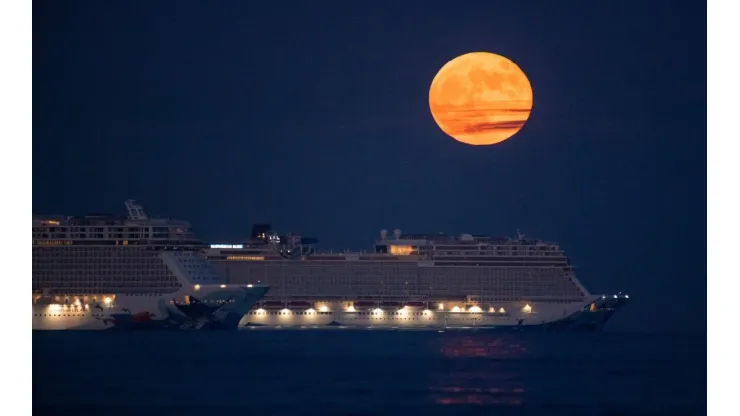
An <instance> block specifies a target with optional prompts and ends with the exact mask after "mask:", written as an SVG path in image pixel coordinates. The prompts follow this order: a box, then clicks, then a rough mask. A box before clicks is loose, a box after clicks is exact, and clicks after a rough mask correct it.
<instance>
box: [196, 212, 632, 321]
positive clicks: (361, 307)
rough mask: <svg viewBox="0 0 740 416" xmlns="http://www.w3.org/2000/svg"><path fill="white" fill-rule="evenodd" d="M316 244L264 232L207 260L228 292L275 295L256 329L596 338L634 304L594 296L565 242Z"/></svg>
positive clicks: (452, 238)
mask: <svg viewBox="0 0 740 416" xmlns="http://www.w3.org/2000/svg"><path fill="white" fill-rule="evenodd" d="M316 243H317V240H316V239H314V238H305V237H301V236H298V235H290V234H288V235H278V234H277V233H275V232H273V231H272V229H271V226H270V225H269V224H255V225H253V227H252V231H251V235H250V238H249V239H248V240H247V241H245V242H243V243H241V244H212V245H211V246H210V248H209V249H208V250H207V251H206V257H207V259H208V260H209V261H211V262H213V264H214V265H215V266H216V268H217V269H218V270H219V271H220V272H221V273H222V274H223V276H224V277H225V279H226V281H227V282H228V283H229V284H241V285H243V284H263V285H268V286H270V288H271V289H270V292H269V293H268V294H267V295H266V296H265V297H264V298H263V299H261V300H260V301H259V302H258V304H257V305H256V306H255V308H254V309H253V310H251V311H249V313H248V314H247V316H246V318H245V321H246V322H242V324H245V325H247V326H249V327H252V328H260V327H264V328H273V327H281V328H286V327H304V328H313V327H326V326H336V327H364V328H427V329H439V330H444V329H455V328H489V329H499V330H517V331H521V330H540V331H541V330H575V331H597V330H601V329H603V327H604V325H605V324H606V322H607V320H609V318H610V317H611V316H612V315H613V314H614V313H615V312H616V311H617V310H618V309H619V308H621V307H622V306H624V305H625V304H627V303H628V302H629V295H627V294H623V293H611V294H596V295H595V294H591V293H589V292H588V290H586V288H585V287H584V286H583V285H582V284H581V283H580V282H579V280H578V279H577V278H576V275H575V271H574V267H573V266H572V265H571V263H570V260H569V259H568V257H567V256H566V254H565V252H564V251H563V250H562V249H561V248H560V246H559V245H558V244H556V243H552V242H546V241H541V240H535V239H529V238H525V237H524V236H523V235H518V236H517V237H516V238H492V237H489V236H484V235H472V234H463V235H446V234H404V233H402V232H401V231H400V230H395V231H394V232H393V233H392V235H389V234H388V232H387V231H386V230H382V231H381V232H380V235H379V238H378V239H376V241H375V244H374V247H373V248H372V249H371V250H368V251H366V252H342V253H334V252H320V251H317V250H316Z"/></svg>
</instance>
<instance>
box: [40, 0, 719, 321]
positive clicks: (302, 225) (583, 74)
mask: <svg viewBox="0 0 740 416" xmlns="http://www.w3.org/2000/svg"><path fill="white" fill-rule="evenodd" d="M270 3H271V4H269V5H268V4H267V2H251V1H250V2H246V1H219V2H203V1H198V2H194V1H178V2H171V1H169V2H168V1H158V2H149V1H137V2H123V1H118V2H107V1H106V2H93V1H78V2H71V1H56V0H55V1H34V10H33V13H34V14H33V19H34V21H33V84H34V85H33V87H34V88H33V129H34V130H33V132H34V143H33V150H34V152H33V185H34V186H33V210H34V213H37V214H41V213H44V214H57V213H58V214H66V215H76V214H84V213H88V212H109V213H120V214H123V213H125V207H124V206H123V201H124V200H125V199H128V198H134V199H137V200H139V201H140V202H141V203H142V204H143V205H144V207H145V208H146V209H147V211H148V212H149V213H150V214H156V215H163V216H172V217H176V218H180V219H186V220H189V221H191V223H192V225H193V227H194V228H195V230H196V231H197V233H198V234H199V235H200V236H202V237H203V238H204V239H205V240H207V241H237V240H240V239H241V238H243V237H244V236H246V235H247V234H248V232H249V228H250V224H251V223H252V222H258V221H271V222H272V224H273V226H274V228H276V229H277V230H278V231H280V232H291V231H292V232H296V233H300V234H302V235H306V236H313V237H316V238H318V239H319V240H320V241H321V247H322V248H327V249H328V248H332V249H346V248H351V249H367V248H371V246H372V243H373V241H374V239H375V238H376V236H377V235H378V232H379V230H380V229H382V228H386V229H389V230H393V229H395V228H400V229H401V230H403V231H405V232H431V233H434V232H440V231H444V232H449V233H484V234H492V235H496V236H503V235H508V236H514V235H516V230H517V229H520V230H521V231H522V232H523V233H525V234H526V235H527V236H529V237H534V238H542V239H546V240H554V241H557V242H559V243H560V244H561V245H562V247H563V248H564V249H565V250H566V251H567V252H568V254H569V255H570V256H571V258H572V261H573V263H574V264H575V266H576V267H577V272H578V276H579V278H580V279H581V281H582V282H583V283H584V285H585V286H586V287H587V288H588V289H589V290H590V291H591V292H592V293H601V292H607V293H608V292H616V291H623V292H627V293H629V294H630V295H631V297H632V299H633V303H632V305H630V306H629V307H627V308H625V309H623V310H621V311H620V312H619V313H617V314H616V315H615V317H614V318H613V321H611V322H610V324H609V328H612V329H620V330H639V331H650V330H697V331H702V330H703V329H704V328H705V325H706V5H705V4H703V3H701V2H678V1H640V2H636V1H635V2H632V1H620V2H594V1H573V0H571V1H567V2H555V1H541V2H519V1H516V2H514V1H507V2H504V1H477V2H475V1H471V2H450V1H389V2H383V1H378V0H374V1H367V2H362V1H352V2H346V1H342V2H340V1H310V2H309V1H306V2H303V3H297V2H293V1H290V2H279V1H274V2H270ZM683 3H687V5H684V4H683ZM689 3H690V5H689ZM472 51H488V52H494V53H497V54H500V55H503V56H506V57H508V58H510V59H512V60H513V61H514V62H516V63H517V64H518V65H519V66H520V67H521V68H522V69H523V70H524V72H525V73H526V74H527V76H528V77H529V80H530V82H531V83H532V86H533V90H534V107H533V111H532V115H531V117H530V119H529V121H528V122H527V124H526V125H525V126H524V128H523V129H522V131H520V132H519V133H518V134H517V135H515V136H514V137H513V138H512V139H510V140H508V141H505V142H503V143H502V144H500V145H495V146H489V147H477V146H467V145H464V144H461V143H458V142H456V141H454V140H452V139H451V138H449V137H447V136H446V135H445V134H444V133H442V131H441V130H440V129H439V128H438V127H437V126H436V125H435V123H434V121H433V119H432V117H431V114H430V112H429V105H428V91H429V85H430V83H431V80H432V78H433V77H434V75H435V74H436V72H437V70H438V69H439V68H440V67H441V66H442V65H444V64H445V63H446V62H447V61H449V60H450V59H452V58H454V57H455V56H458V55H460V54H463V53H467V52H472Z"/></svg>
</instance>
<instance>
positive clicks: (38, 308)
mask: <svg viewBox="0 0 740 416" xmlns="http://www.w3.org/2000/svg"><path fill="white" fill-rule="evenodd" d="M126 208H127V209H128V216H127V217H120V216H113V215H105V214H91V215H85V216H75V217H61V216H48V215H47V216H37V215H34V217H33V256H32V262H33V278H32V279H33V329H34V330H50V329H51V330H53V329H237V328H238V327H239V321H240V320H242V318H244V317H245V314H246V313H247V312H248V311H249V310H250V309H252V307H253V306H254V305H255V304H256V302H257V301H258V300H260V299H261V298H262V297H263V296H264V295H265V293H267V291H268V289H269V287H268V286H265V285H259V284H243V285H242V284H226V282H225V281H224V280H223V279H222V278H220V277H219V275H218V273H217V272H216V270H214V267H213V265H212V264H210V263H209V262H208V261H206V260H205V259H204V257H203V255H202V254H201V253H200V252H201V251H202V250H204V249H205V248H207V245H206V244H204V243H203V242H201V241H199V240H198V239H197V238H196V237H195V236H194V234H193V233H192V232H191V231H190V226H189V224H188V223H187V222H185V221H175V220H171V219H160V218H150V217H149V216H147V215H146V213H145V212H144V209H143V208H142V207H141V205H139V204H138V203H136V201H133V200H128V201H126Z"/></svg>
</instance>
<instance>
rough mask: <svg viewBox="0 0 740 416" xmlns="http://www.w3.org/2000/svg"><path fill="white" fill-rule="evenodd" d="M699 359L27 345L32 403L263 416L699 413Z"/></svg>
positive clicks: (700, 355) (219, 336)
mask: <svg viewBox="0 0 740 416" xmlns="http://www.w3.org/2000/svg"><path fill="white" fill-rule="evenodd" d="M705 348H706V344H705V343H704V339H702V338H698V340H697V339H694V338H691V339H676V338H661V337H645V336H633V335H620V334H568V335H557V334H534V335H523V334H520V335H518V334H493V333H485V332H476V333H472V332H457V333H455V332H449V331H448V332H445V333H437V332H403V331H398V332H381V331H270V332H240V333H79V332H77V333H75V332H68V333H43V334H39V333H34V349H33V357H34V358H33V359H34V363H33V375H34V377H33V380H34V396H33V399H34V403H35V404H37V405H46V406H60V405H67V406H72V405H81V404H82V405H97V406H110V405H114V404H119V405H127V406H134V407H136V406H151V405H152V404H158V405H160V406H170V405H172V404H173V403H179V404H180V405H184V404H188V405H189V406H201V407H199V408H207V409H208V410H209V411H214V410H213V409H216V408H224V409H225V408H226V407H229V408H239V409H244V410H251V411H265V410H266V409H267V410H269V411H268V414H311V413H310V412H309V413H306V411H307V409H311V408H314V409H315V408H322V409H336V410H337V411H339V413H338V414H346V413H348V412H359V414H387V413H388V411H387V410H388V409H389V408H391V409H404V410H406V411H419V412H421V411H423V412H426V413H427V414H437V413H439V412H441V413H444V414H458V412H461V411H462V410H461V409H464V408H468V407H471V406H472V407H473V408H481V407H486V408H488V407H490V408H495V409H499V410H501V411H511V412H514V414H518V412H523V411H527V412H529V411H534V412H537V413H538V414H543V413H541V412H539V410H543V409H544V410H543V411H544V414H568V415H569V416H571V415H574V414H631V413H634V412H637V413H640V414H645V413H646V412H647V414H664V413H665V412H666V411H668V412H671V414H696V413H697V412H698V413H699V414H703V413H704V410H703V409H704V408H705V405H706V349H705ZM291 403H294V404H291ZM295 403H300V405H298V404H295ZM507 409H508V410H507ZM517 409H519V410H517ZM538 409H539V410H538ZM604 409H607V410H604ZM614 409H617V410H618V412H617V413H609V412H611V411H613V410H614ZM687 409H688V410H687ZM604 412H607V413H604ZM650 412H653V413H650ZM392 413H395V412H392ZM477 414H480V413H477Z"/></svg>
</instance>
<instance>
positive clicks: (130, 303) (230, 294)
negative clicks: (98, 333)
mask: <svg viewBox="0 0 740 416" xmlns="http://www.w3.org/2000/svg"><path fill="white" fill-rule="evenodd" d="M267 290H268V288H267V287H263V286H257V287H246V286H244V287H229V288H221V287H220V286H216V287H213V288H210V287H205V286H204V287H200V288H199V290H198V291H195V292H193V291H192V290H188V289H183V290H181V291H178V292H175V293H171V294H167V295H161V296H132V295H118V296H113V297H110V298H109V299H111V301H110V303H109V304H106V302H103V303H100V304H95V305H90V304H87V305H83V304H81V303H80V304H79V305H59V304H51V305H39V304H36V305H33V321H32V322H33V326H32V328H33V329H34V330H100V329H200V328H202V327H204V326H210V327H214V325H213V324H214V323H215V324H217V325H215V326H217V327H218V328H219V329H236V326H237V324H238V322H239V321H240V320H241V319H242V317H243V316H244V315H245V314H246V313H247V312H248V311H249V310H250V309H251V308H252V307H253V306H254V305H255V303H256V302H257V301H258V300H260V299H261V298H262V297H263V296H264V294H265V293H266V292H267ZM195 296H197V298H195V299H197V300H199V301H200V302H202V303H203V304H204V305H206V307H207V308H211V309H212V310H213V313H212V316H207V315H206V314H203V313H200V314H198V315H193V316H189V315H188V313H187V312H188V310H187V309H186V308H187V307H188V306H189V304H179V303H177V304H176V303H175V301H174V300H177V299H187V298H189V297H195ZM178 305H179V306H178ZM183 306H184V307H183ZM183 310H184V311H183Z"/></svg>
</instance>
